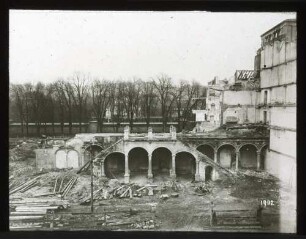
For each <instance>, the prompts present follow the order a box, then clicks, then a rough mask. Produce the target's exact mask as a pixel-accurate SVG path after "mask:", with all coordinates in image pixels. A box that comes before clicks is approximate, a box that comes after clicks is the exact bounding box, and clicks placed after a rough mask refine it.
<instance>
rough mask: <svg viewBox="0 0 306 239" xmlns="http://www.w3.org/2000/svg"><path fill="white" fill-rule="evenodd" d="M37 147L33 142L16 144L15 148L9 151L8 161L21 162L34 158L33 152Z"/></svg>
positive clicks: (36, 143)
mask: <svg viewBox="0 0 306 239" xmlns="http://www.w3.org/2000/svg"><path fill="white" fill-rule="evenodd" d="M38 147H39V145H38V142H35V141H34V140H28V141H23V142H22V143H21V144H17V146H16V147H14V148H12V149H10V150H9V156H10V160H11V161H23V160H27V159H28V158H35V152H34V150H35V149H37V148H38Z"/></svg>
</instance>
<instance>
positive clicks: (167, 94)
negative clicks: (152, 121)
mask: <svg viewBox="0 0 306 239" xmlns="http://www.w3.org/2000/svg"><path fill="white" fill-rule="evenodd" d="M153 84H154V87H155V88H156V90H157V94H158V99H159V101H160V105H161V115H162V120H163V131H164V132H165V131H166V124H167V121H168V118H169V113H170V112H171V110H172V107H173V103H174V101H175V97H174V94H173V89H174V88H173V85H172V82H171V78H170V77H168V76H166V75H164V74H162V75H160V76H158V77H157V80H154V81H153Z"/></svg>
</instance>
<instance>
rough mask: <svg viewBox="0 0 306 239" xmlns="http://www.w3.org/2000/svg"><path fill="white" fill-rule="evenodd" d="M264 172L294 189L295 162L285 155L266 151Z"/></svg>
mask: <svg viewBox="0 0 306 239" xmlns="http://www.w3.org/2000/svg"><path fill="white" fill-rule="evenodd" d="M265 165H266V170H267V171H268V172H269V173H271V174H273V175H275V176H276V177H278V178H279V179H280V180H281V181H283V182H285V183H286V184H288V185H289V186H291V187H293V188H296V161H295V160H293V159H292V158H289V157H287V156H285V155H281V154H278V153H275V152H273V151H268V153H267V158H266V162H265Z"/></svg>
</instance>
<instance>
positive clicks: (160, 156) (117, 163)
mask: <svg viewBox="0 0 306 239" xmlns="http://www.w3.org/2000/svg"><path fill="white" fill-rule="evenodd" d="M92 149H93V154H94V155H97V154H98V153H99V152H100V151H101V148H99V146H93V147H92ZM196 149H197V150H198V151H199V152H200V153H202V154H204V155H206V156H207V157H209V158H211V159H212V160H214V161H215V162H217V163H219V164H220V165H221V166H222V167H225V168H234V169H236V170H238V169H239V168H241V169H257V170H258V169H264V159H265V154H266V151H267V147H266V146H265V147H263V148H261V149H260V150H258V149H257V147H256V146H255V145H253V144H244V145H242V146H240V147H235V146H234V145H231V144H223V145H221V146H219V147H213V146H211V145H208V144H203V145H199V146H198V147H197V148H196ZM86 155H87V156H86ZM89 156H90V155H89ZM89 156H88V154H86V150H85V153H84V158H85V161H87V160H89V158H88V157H89ZM86 157H87V158H86ZM100 163H101V176H106V177H108V178H124V179H125V181H126V182H129V180H130V179H133V178H136V177H137V176H145V177H147V178H148V179H149V180H152V179H153V178H154V177H159V176H161V177H164V176H166V177H171V178H185V179H190V180H193V179H197V178H199V170H200V169H199V161H198V159H197V158H195V156H194V155H193V154H191V153H190V152H187V151H182V152H176V153H175V154H174V153H172V152H171V151H170V150H169V149H168V148H166V147H158V148H156V149H154V150H153V151H152V153H151V154H150V153H148V151H147V150H146V149H145V148H142V147H135V148H132V149H131V150H129V152H128V153H127V154H124V153H122V152H112V153H110V154H108V155H107V156H106V157H105V159H104V160H101V162H100ZM201 170H203V174H204V175H205V176H203V177H204V178H205V181H209V180H214V179H215V177H214V175H215V174H214V171H215V170H214V168H213V167H212V166H210V165H206V164H205V165H204V168H202V169H201Z"/></svg>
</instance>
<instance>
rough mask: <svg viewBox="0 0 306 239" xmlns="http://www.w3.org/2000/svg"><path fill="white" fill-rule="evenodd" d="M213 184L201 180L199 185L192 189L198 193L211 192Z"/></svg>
mask: <svg viewBox="0 0 306 239" xmlns="http://www.w3.org/2000/svg"><path fill="white" fill-rule="evenodd" d="M212 189H213V186H212V184H211V183H210V182H205V183H204V182H203V183H201V184H200V185H197V186H195V189H194V191H195V192H196V193H199V194H208V193H211V192H212Z"/></svg>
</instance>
